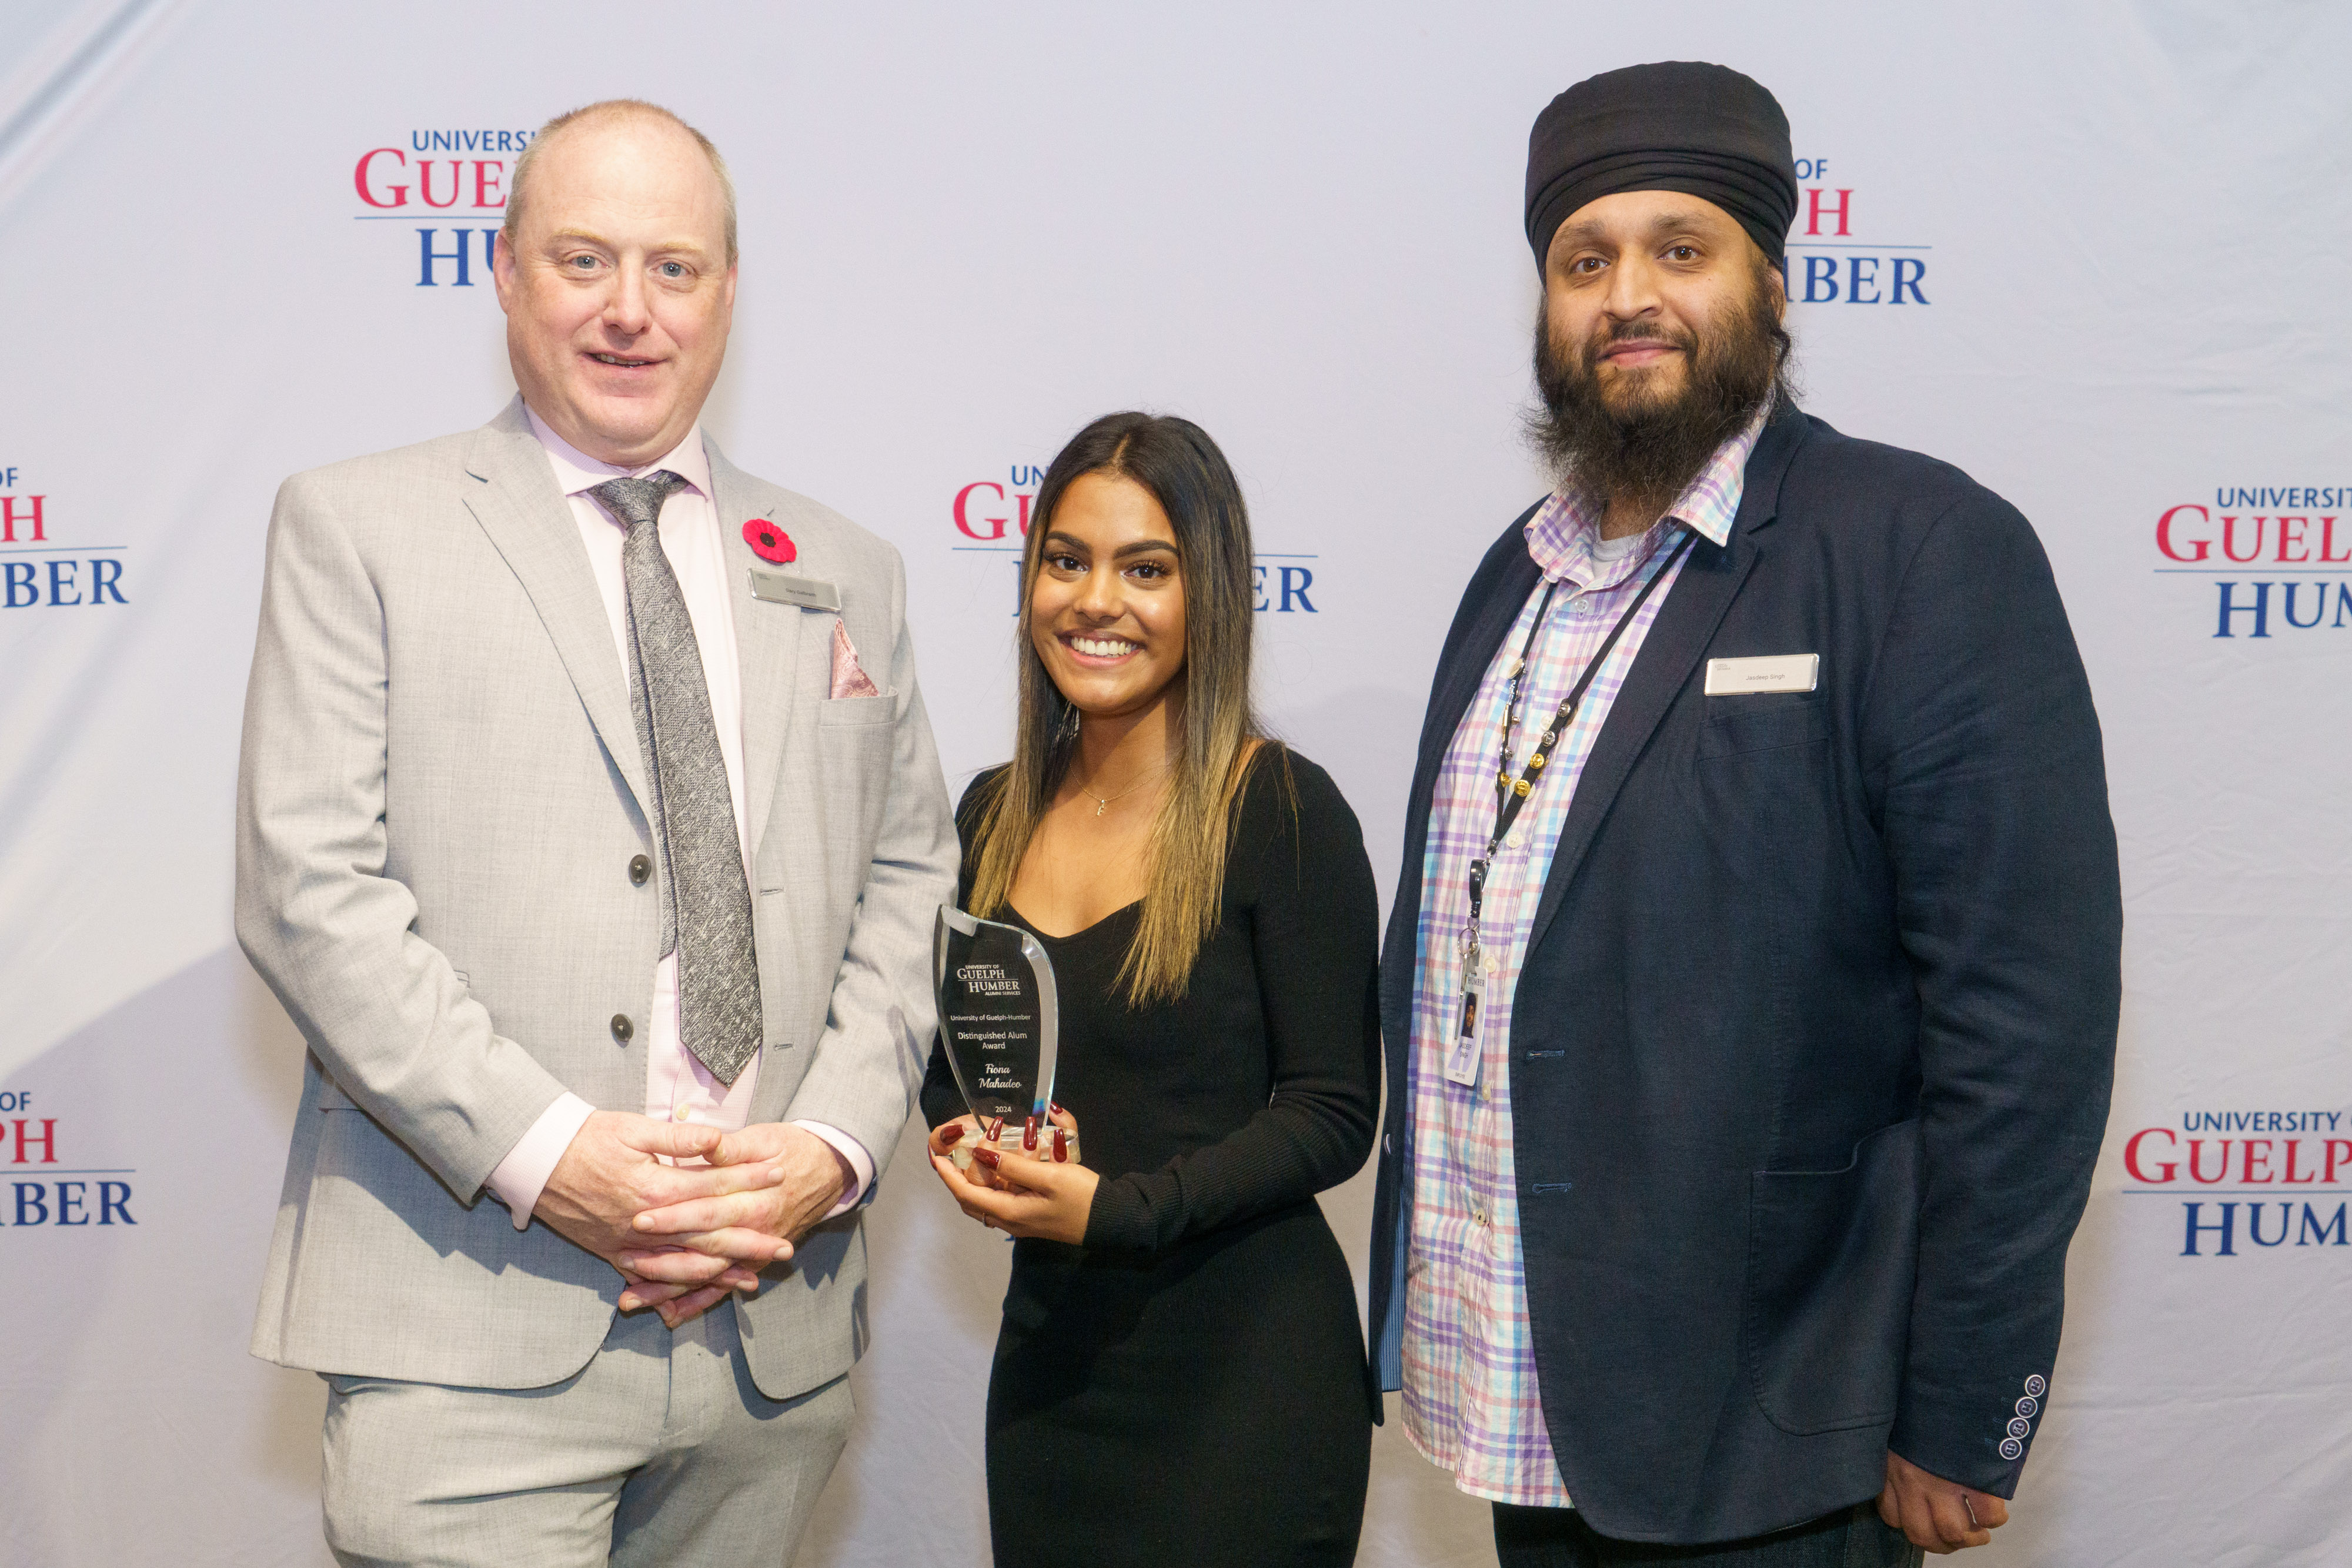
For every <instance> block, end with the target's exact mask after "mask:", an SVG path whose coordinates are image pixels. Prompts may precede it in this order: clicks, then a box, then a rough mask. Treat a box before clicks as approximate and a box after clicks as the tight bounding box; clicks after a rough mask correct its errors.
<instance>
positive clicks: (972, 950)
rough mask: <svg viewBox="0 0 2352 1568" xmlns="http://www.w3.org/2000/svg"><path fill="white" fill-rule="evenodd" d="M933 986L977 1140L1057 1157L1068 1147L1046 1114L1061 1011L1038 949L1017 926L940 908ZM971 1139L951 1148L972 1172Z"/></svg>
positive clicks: (1047, 961)
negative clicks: (1055, 1148)
mask: <svg viewBox="0 0 2352 1568" xmlns="http://www.w3.org/2000/svg"><path fill="white" fill-rule="evenodd" d="M931 980H932V988H933V989H934V991H935V992H936V993H937V995H938V997H939V1003H940V1038H941V1040H942V1041H943V1043H944V1044H945V1046H946V1048H947V1058H948V1065H949V1066H950V1068H952V1069H953V1070H954V1071H955V1081H956V1087H957V1088H958V1089H961V1091H963V1099H964V1103H965V1104H967V1105H969V1106H971V1112H972V1114H973V1115H975V1116H977V1117H978V1118H979V1119H980V1124H981V1128H982V1137H983V1138H986V1139H988V1140H989V1141H992V1142H994V1143H996V1144H998V1145H1002V1146H1003V1147H1005V1148H1009V1149H1015V1150H1020V1151H1021V1152H1024V1153H1027V1154H1029V1155H1033V1156H1034V1157H1036V1158H1041V1159H1043V1158H1052V1157H1054V1156H1053V1155H1048V1154H1045V1152H1044V1150H1045V1148H1046V1147H1048V1146H1051V1145H1053V1144H1055V1143H1062V1144H1064V1146H1066V1141H1064V1140H1056V1139H1055V1137H1054V1129H1053V1127H1052V1126H1051V1124H1050V1122H1049V1118H1048V1117H1047V1115H1046V1107H1047V1106H1048V1105H1049V1104H1050V1103H1052V1102H1053V1098H1054V1054H1055V1042H1056V1038H1057V1030H1058V1025H1059V1021H1060V1008H1059V1004H1058V1003H1057V1002H1056V1000H1055V992H1054V963H1053V960H1052V959H1051V958H1049V957H1047V956H1045V946H1044V944H1042V943H1040V942H1039V941H1038V940H1037V938H1036V937H1034V936H1031V935H1030V934H1029V933H1028V932H1026V931H1024V930H1022V929H1021V928H1020V927H1019V926H1017V925H1004V924H1003V923H1002V922H1000V921H995V920H982V919H979V918H977V917H975V916H973V915H966V914H965V913H964V912H963V911H962V910H961V909H958V908H956V907H955V906H954V905H952V904H941V905H940V914H939V919H938V920H937V921H936V922H935V923H934V925H932V928H931ZM973 1142H974V1140H971V1139H967V1140H965V1141H964V1143H963V1144H961V1145H958V1146H957V1148H956V1149H955V1150H954V1151H953V1154H954V1156H955V1163H956V1164H957V1165H958V1166H964V1167H968V1166H970V1164H971V1154H970V1150H971V1145H972V1143H973ZM1064 1157H1066V1158H1075V1157H1076V1156H1075V1155H1064Z"/></svg>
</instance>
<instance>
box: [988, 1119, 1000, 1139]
mask: <svg viewBox="0 0 2352 1568" xmlns="http://www.w3.org/2000/svg"><path fill="white" fill-rule="evenodd" d="M1003 1136H1004V1118H1003V1117H1002V1116H999V1117H998V1118H997V1119H996V1120H995V1121H993V1122H991V1123H990V1124H988V1141H989V1142H990V1143H992V1144H993V1143H995V1142H997V1141H998V1140H999V1139H1001V1138H1003Z"/></svg>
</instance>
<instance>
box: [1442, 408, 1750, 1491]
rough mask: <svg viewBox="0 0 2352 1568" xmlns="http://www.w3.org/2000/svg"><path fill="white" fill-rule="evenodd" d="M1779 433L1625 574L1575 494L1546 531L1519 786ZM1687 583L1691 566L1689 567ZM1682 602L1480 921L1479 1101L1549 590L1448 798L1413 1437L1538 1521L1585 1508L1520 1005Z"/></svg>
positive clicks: (1532, 601)
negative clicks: (1516, 1009) (1579, 1499)
mask: <svg viewBox="0 0 2352 1568" xmlns="http://www.w3.org/2000/svg"><path fill="white" fill-rule="evenodd" d="M1763 429H1764V416H1763V415H1762V414H1761V413H1759V415H1758V416H1757V417H1756V419H1755V420H1754V421H1753V422H1751V423H1749V425H1748V428H1747V429H1746V430H1744V431H1742V432H1741V433H1740V434H1738V435H1737V436H1735V437H1733V438H1732V439H1731V440H1729V441H1727V442H1726V443H1724V444H1723V445H1722V446H1720V447H1719V448H1717V451H1716V454H1715V455H1714V457H1712V458H1711V459H1709V460H1708V462H1707V465H1706V468H1704V469H1703V470H1701V471H1700V473H1699V476H1698V477H1697V478H1696V479H1695V480H1693V481H1692V482H1691V485H1690V486H1689V488H1687V489H1685V491H1684V492H1683V493H1682V495H1681V496H1680V497H1677V498H1676V500H1675V504H1674V506H1673V507H1670V508H1668V510H1667V512H1666V514H1665V516H1664V517H1661V518H1659V519H1658V521H1657V523H1656V524H1654V526H1653V527H1652V528H1651V529H1650V531H1649V532H1648V533H1646V534H1644V535H1643V536H1642V538H1640V539H1638V540H1637V541H1635V542H1634V544H1633V549H1631V550H1630V551H1628V552H1627V553H1625V554H1624V555H1622V556H1618V557H1616V558H1615V559H1601V557H1599V556H1597V555H1596V553H1595V549H1594V547H1595V546H1596V545H1598V544H1599V543H1600V533H1599V518H1598V517H1594V516H1593V515H1591V513H1590V512H1588V511H1587V510H1586V509H1585V507H1582V506H1581V505H1580V504H1579V502H1578V501H1577V500H1576V499H1575V498H1574V497H1571V496H1568V495H1562V494H1555V495H1554V496H1552V497H1550V498H1549V499H1548V500H1546V501H1545V502H1544V504H1543V506H1542V507H1540V508H1539V509H1538V511H1537V512H1536V515H1535V516H1534V517H1531V518H1529V519H1528V525H1527V535H1528V554H1529V555H1530V556H1532V557H1534V558H1535V562H1536V564H1537V565H1538V567H1540V568H1541V569H1542V570H1543V574H1544V578H1545V580H1546V581H1557V582H1558V583H1559V591H1558V592H1557V593H1556V594H1554V595H1553V598H1552V608H1551V612H1550V614H1549V616H1548V617H1547V623H1546V624H1545V625H1544V626H1543V627H1542V628H1541V630H1540V631H1538V632H1537V634H1536V639H1535V645H1534V648H1533V649H1532V651H1531V652H1530V653H1528V668H1527V674H1526V676H1525V678H1524V682H1523V685H1522V691H1521V695H1520V698H1519V727H1518V728H1517V731H1516V732H1515V733H1514V735H1513V737H1512V738H1513V741H1514V749H1513V751H1512V755H1511V760H1510V770H1511V774H1512V776H1513V777H1514V778H1517V776H1518V774H1519V771H1520V769H1521V768H1523V767H1524V766H1525V764H1526V762H1527V758H1528V751H1529V749H1530V748H1531V747H1532V746H1533V744H1534V742H1535V740H1536V739H1537V737H1539V736H1541V735H1542V733H1543V731H1544V728H1545V726H1546V724H1547V723H1548V721H1549V719H1550V717H1551V716H1552V714H1553V713H1554V712H1555V711H1556V710H1557V709H1558V707H1559V704H1560V701H1561V699H1562V698H1564V697H1566V696H1567V695H1568V693H1569V689H1570V687H1571V686H1573V685H1575V684H1576V680H1577V677H1578V676H1580V675H1581V674H1583V673H1584V666H1585V665H1586V664H1588V663H1589V662H1591V658H1592V656H1593V654H1594V653H1596V652H1597V651H1598V650H1599V649H1600V646H1601V643H1603V642H1604V641H1605V640H1606V639H1607V638H1608V635H1609V631H1610V628H1612V626H1614V625H1615V624H1616V623H1617V618H1618V617H1619V616H1620V615H1622V614H1623V613H1624V612H1625V608H1626V606H1627V605H1629V604H1631V603H1632V602H1633V599H1634V597H1635V596H1636V595H1637V594H1639V593H1640V592H1641V591H1642V585H1643V583H1645V582H1647V581H1648V580H1650V579H1651V578H1652V577H1654V576H1655V575H1656V574H1657V572H1658V571H1659V570H1660V569H1661V568H1663V567H1664V565H1665V562H1666V559H1667V557H1668V555H1669V554H1670V553H1671V547H1672V543H1673V541H1674V540H1675V538H1677V537H1678V536H1679V534H1680V532H1681V528H1680V527H1679V526H1678V525H1681V526H1687V527H1688V528H1691V529H1692V530H1693V531H1695V532H1696V533H1697V534H1699V535H1700V536H1701V537H1702V538H1706V539H1708V540H1710V541H1712V542H1713V543H1715V544H1717V545H1721V544H1723V543H1724V542H1725V541H1726V540H1727V539H1728V538H1730V537H1731V522H1732V517H1733V516H1734V515H1735V514H1736V513H1737V512H1738V509H1739V496H1740V490H1741V486H1742V482H1743V480H1744V477H1745V471H1746V468H1747V465H1748V453H1749V452H1750V451H1752V450H1753V449H1754V448H1755V445H1756V440H1757V437H1758V436H1759V435H1760V434H1762V433H1763ZM1674 570H1675V573H1677V574H1679V573H1680V571H1681V570H1682V567H1681V562H1680V561H1679V560H1677V561H1676V562H1675V567H1674ZM1673 588H1674V583H1673V581H1672V580H1671V579H1669V580H1665V581H1663V582H1661V583H1659V584H1658V587H1657V591H1655V592H1654V593H1652V594H1651V595H1650V598H1649V601H1648V602H1647V603H1645V604H1643V607H1642V610H1641V613H1639V614H1638V615H1636V616H1634V617H1633V621H1632V622H1631V623H1629V624H1628V625H1627V626H1626V628H1625V633H1624V635H1623V636H1622V637H1621V638H1619V639H1618V643H1617V646H1616V647H1615V648H1614V649H1612V651H1611V653H1610V655H1609V662H1608V664H1606V665H1605V666H1603V668H1602V669H1601V672H1600V673H1599V674H1597V675H1595V676H1594V677H1593V681H1592V685H1591V687H1590V688H1589V689H1588V690H1587V691H1586V693H1585V695H1584V700H1583V701H1582V702H1581V703H1580V705H1578V707H1577V712H1576V717H1575V718H1574V720H1573V721H1572V722H1571V723H1570V726H1569V729H1568V733H1567V734H1566V735H1564V736H1562V737H1560V740H1559V745H1558V746H1557V747H1554V748H1553V752H1552V758H1551V761H1550V763H1549V766H1547V767H1546V768H1544V770H1543V774H1542V781H1541V782H1540V783H1539V784H1538V786H1537V788H1536V789H1535V791H1534V793H1533V794H1532V795H1531V796H1529V797H1528V802H1527V805H1526V806H1525V807H1524V808H1523V809H1522V810H1521V811H1520V814H1519V818H1518V821H1517V822H1516V823H1515V824H1513V826H1512V829H1511V831H1510V834H1509V836H1508V837H1507V838H1506V839H1505V840H1504V841H1503V843H1502V844H1501V846H1499V847H1498V848H1497V849H1496V854H1495V861H1494V864H1493V866H1492V868H1491V869H1490V870H1489V872H1488V873H1487V877H1486V895H1485V899H1484V902H1483V904H1482V907H1481V911H1480V915H1479V933H1480V941H1481V950H1482V953H1483V955H1484V961H1485V964H1486V997H1485V1000H1484V1003H1483V1007H1482V1015H1483V1016H1482V1017H1481V1018H1480V1019H1479V1021H1478V1044H1479V1050H1480V1061H1479V1069H1478V1082H1477V1084H1476V1086H1475V1088H1465V1087H1463V1086H1462V1085H1460V1084H1457V1083H1454V1082H1451V1081H1449V1080H1448V1079H1447V1078H1446V1076H1445V1053H1446V1047H1447V1045H1448V1044H1449V1043H1451V1041H1452V1040H1453V1039H1454V1029H1455V1027H1456V1025H1457V1024H1458V1022H1459V1020H1460V1017H1461V1010H1462V978H1463V977H1462V966H1463V955H1462V947H1461V943H1460V937H1461V934H1462V931H1463V927H1464V925H1465V924H1466V923H1467V921H1468V919H1469V914H1470V901H1469V881H1470V870H1469V868H1470V862H1472V861H1474V860H1475V859H1477V858H1478V855H1479V853H1480V852H1481V851H1483V850H1484V849H1485V848H1486V840H1487V837H1488V835H1489V834H1491V833H1492V832H1493V831H1494V827H1495V775H1496V770H1497V769H1496V747H1498V746H1499V745H1500V744H1501V739H1502V723H1503V708H1504V705H1505V703H1506V702H1507V700H1508V699H1509V695H1510V672H1511V665H1512V664H1513V663H1514V662H1515V661H1516V660H1517V658H1518V655H1519V650H1520V648H1521V647H1522V646H1523V645H1524V644H1525V643H1526V642H1527V638H1528V629H1529V626H1530V624H1531V622H1533V621H1534V618H1535V614H1536V608H1537V606H1538V603H1540V602H1541V601H1542V591H1541V589H1538V590H1537V591H1535V592H1533V593H1531V594H1530V595H1529V596H1528V602H1527V604H1526V606H1525V607H1524V608H1523V609H1521V611H1520V612H1519V616H1518V619H1517V622H1514V623H1513V625H1512V627H1511V630H1510V633H1509V635H1507V637H1505V638H1504V640H1503V645H1502V646H1501V647H1500V648H1499V649H1497V650H1496V653H1495V659H1494V662H1493V664H1490V665H1488V666H1487V670H1486V678H1485V679H1484V680H1483V681H1482V682H1481V683H1480V684H1479V686H1478V695H1477V696H1476V697H1475V698H1474V699H1473V700H1472V701H1471V704H1470V706H1469V708H1468V709H1467V710H1466V711H1465V713H1464V714H1463V716H1462V724H1461V727H1459V728H1458V729H1456V730H1455V731H1454V741H1453V744H1452V745H1451V746H1450V747H1447V749H1446V753H1445V764H1444V768H1443V769H1442V770H1441V771H1440V772H1439V774H1438V778H1437V789H1436V793H1435V794H1434V795H1433V797H1432V799H1431V800H1430V807H1429V846H1428V851H1427V853H1426V855H1425V857H1424V858H1423V862H1422V895H1421V898H1422V902H1421V925H1420V935H1419V941H1418V946H1417V950H1416V958H1415V963H1414V973H1413V988H1412V1051H1411V1053H1410V1055H1409V1057H1408V1066H1407V1082H1406V1092H1407V1093H1408V1094H1410V1095H1411V1096H1412V1237H1411V1239H1410V1243H1409V1246H1410V1250H1409V1251H1408V1253H1407V1263H1406V1269H1405V1319H1404V1427H1405V1431H1406V1433H1407V1435H1409V1436H1410V1437H1412V1443H1413V1446H1414V1447H1415V1448H1419V1449H1420V1450H1421V1452H1422V1454H1423V1456H1424V1457H1425V1458H1428V1459H1429V1460H1430V1461H1431V1462H1432V1463H1433V1464H1437V1465H1441V1466H1444V1468H1445V1469H1450V1470H1452V1471H1453V1472H1454V1485H1455V1486H1457V1487H1459V1488H1460V1489H1461V1490H1464V1491H1465V1492H1468V1493H1470V1494H1472V1495H1473V1496H1475V1497H1483V1498H1491V1499H1493V1500H1496V1501H1499V1502H1509V1503H1517V1504H1520V1505H1522V1506H1524V1507H1531V1508H1565V1507H1568V1506H1569V1496H1568V1491H1567V1488H1566V1486H1565V1485H1564V1483H1563V1482H1562V1481H1561V1479H1560V1474H1559V1462H1558V1461H1557V1460H1556V1459H1555V1458H1553V1457H1552V1450H1551V1438H1550V1435H1549V1433H1548V1432H1547V1430H1546V1429H1545V1427H1544V1415H1543V1406H1542V1403H1541V1401H1540V1399H1539V1397H1538V1390H1537V1387H1536V1363H1535V1347H1534V1344H1533V1342H1532V1341H1531V1340H1530V1338H1529V1336H1528V1303H1527V1277H1526V1270H1525V1268H1524V1266H1523V1264H1522V1262H1521V1259H1520V1255H1519V1215H1518V1197H1517V1178H1516V1176H1514V1174H1513V1171H1512V1160H1511V1098H1510V1071H1509V1057H1508V1046H1509V1042H1510V1038H1511V993H1512V991H1513V989H1514V988H1516V987H1517V983H1518V977H1519V960H1520V956H1521V952H1522V950H1523V949H1524V947H1525V946H1526V943H1527V936H1528V925H1529V924H1530V923H1531V922H1532V920H1533V919H1534V915H1535V909H1536V904H1537V903H1538V901H1539V900H1540V898H1541V897H1542V894H1543V884H1544V878H1545V876H1546V874H1547V873H1549V871H1550V868H1551V857H1552V851H1553V848H1554V847H1555V846H1556V845H1557V844H1558V843H1559V831H1560V826H1561V824H1562V823H1563V822H1565V821H1567V818H1568V807H1569V802H1570V800H1572V799H1573V798H1574V796H1575V793H1576V783H1577V779H1578V778H1579V777H1580V775H1581V774H1582V772H1583V770H1584V761H1585V758H1586V757H1588V756H1589V755H1590V754H1591V749H1592V741H1593V737H1595V736H1597V735H1599V734H1600V732H1601V724H1602V722H1603V721H1604V720H1606V719H1607V718H1608V716H1609V709H1610V706H1611V705H1612V703H1613V702H1614V701H1615V699H1616V696H1617V692H1618V689H1619V688H1620V687H1622V685H1624V684H1625V676H1626V674H1627V673H1628V672H1629V671H1631V670H1632V669H1633V660H1634V658H1635V656H1636V655H1637V654H1639V653H1640V652H1641V649H1642V642H1643V638H1644V636H1646V635H1647V633H1648V632H1649V629H1650V624H1651V622H1653V621H1654V620H1655V619H1656V618H1657V614H1658V611H1659V609H1660V607H1661V606H1663V605H1664V603H1665V601H1666V596H1667V594H1668V593H1669V592H1671V591H1673Z"/></svg>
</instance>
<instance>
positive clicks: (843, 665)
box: [829, 621, 882, 697]
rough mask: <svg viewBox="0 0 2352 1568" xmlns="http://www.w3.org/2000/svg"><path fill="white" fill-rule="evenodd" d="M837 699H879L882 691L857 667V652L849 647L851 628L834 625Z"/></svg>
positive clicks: (836, 622) (834, 671)
mask: <svg viewBox="0 0 2352 1568" xmlns="http://www.w3.org/2000/svg"><path fill="white" fill-rule="evenodd" d="M829 695H832V696H835V697H878V696H880V695H882V693H881V691H880V690H879V689H878V688H877V687H876V685H874V683H873V681H871V680H870V679H868V678H867V676H866V672H865V671H864V670H861V669H859V668H858V667H857V650H856V649H855V648H853V647H851V646H850V645H849V628H848V627H846V626H845V625H843V624H842V623H841V622H839V621H835V622H834V623H833V690H832V692H831V693H830V694H829Z"/></svg>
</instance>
